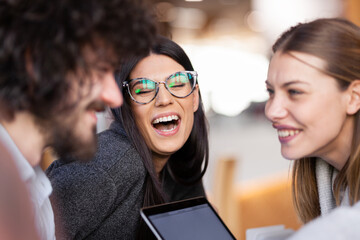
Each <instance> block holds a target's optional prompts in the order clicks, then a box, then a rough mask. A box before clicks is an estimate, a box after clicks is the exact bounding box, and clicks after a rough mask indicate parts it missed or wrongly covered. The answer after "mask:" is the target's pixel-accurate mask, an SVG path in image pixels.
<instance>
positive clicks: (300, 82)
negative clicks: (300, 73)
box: [282, 80, 309, 87]
mask: <svg viewBox="0 0 360 240" xmlns="http://www.w3.org/2000/svg"><path fill="white" fill-rule="evenodd" d="M293 84H305V85H309V83H308V82H304V81H301V80H292V81H289V82H286V83H284V84H283V85H282V86H283V87H288V86H290V85H293Z"/></svg>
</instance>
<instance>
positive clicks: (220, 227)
mask: <svg viewBox="0 0 360 240" xmlns="http://www.w3.org/2000/svg"><path fill="white" fill-rule="evenodd" d="M151 208H152V210H150V209H151ZM151 208H147V209H142V212H141V213H142V216H143V218H144V219H145V221H146V222H147V224H148V225H149V227H150V228H151V229H152V231H153V232H154V234H155V235H156V236H157V237H158V238H159V239H166V240H172V239H200V240H202V239H207V240H208V239H223V240H227V239H229V240H232V239H235V237H234V236H233V235H232V234H231V232H230V231H229V229H228V228H227V227H226V225H225V224H224V223H223V221H222V220H221V219H220V217H219V216H218V215H217V213H216V212H215V211H214V209H213V208H212V207H211V205H210V204H209V203H208V202H207V200H206V199H205V198H196V199H190V200H185V201H181V202H175V203H170V204H165V205H160V206H154V207H151Z"/></svg>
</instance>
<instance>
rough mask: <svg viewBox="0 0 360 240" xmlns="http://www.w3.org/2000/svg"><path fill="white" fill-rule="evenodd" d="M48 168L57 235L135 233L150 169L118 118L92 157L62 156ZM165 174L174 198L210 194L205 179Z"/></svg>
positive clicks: (114, 236) (132, 235)
mask: <svg viewBox="0 0 360 240" xmlns="http://www.w3.org/2000/svg"><path fill="white" fill-rule="evenodd" d="M164 169H166V167H165V168H164ZM46 173H47V175H48V177H49V179H50V181H51V183H52V186H53V193H52V195H51V202H52V205H53V209H54V214H55V225H56V236H57V239H135V238H136V236H137V228H138V226H139V221H140V214H139V210H140V208H141V207H142V203H143V199H144V188H145V176H146V170H145V167H144V165H143V163H142V160H141V158H140V156H139V154H138V152H137V151H136V150H135V148H134V147H133V146H132V145H131V144H130V142H129V140H128V139H127V137H126V134H125V131H124V130H123V129H122V128H121V126H120V124H119V123H117V122H113V123H112V124H111V126H110V129H108V130H106V131H104V132H102V133H100V134H99V135H98V151H97V153H96V156H95V158H94V159H93V160H92V161H90V162H87V163H79V162H71V163H67V161H64V160H57V161H55V162H54V163H53V164H51V165H50V167H49V168H48V169H47V171H46ZM164 174H165V175H164V182H163V190H164V192H165V193H166V194H167V195H168V197H169V199H170V201H177V200H182V199H186V198H191V197H197V196H204V195H205V193H204V188H203V185H202V183H201V182H200V183H198V184H196V185H194V186H184V185H181V184H179V183H176V182H175V181H174V180H173V179H172V178H171V177H170V175H169V174H168V172H167V171H166V170H165V173H164Z"/></svg>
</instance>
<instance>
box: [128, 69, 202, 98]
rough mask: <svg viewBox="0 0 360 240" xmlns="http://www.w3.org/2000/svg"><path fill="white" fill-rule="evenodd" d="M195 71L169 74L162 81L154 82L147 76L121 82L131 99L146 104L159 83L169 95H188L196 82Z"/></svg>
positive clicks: (152, 96)
mask: <svg viewBox="0 0 360 240" xmlns="http://www.w3.org/2000/svg"><path fill="white" fill-rule="evenodd" d="M197 76H198V74H197V72H195V71H181V72H176V73H173V74H171V75H170V76H169V77H167V78H166V80H165V81H164V82H156V81H153V80H150V79H147V78H135V79H131V80H129V81H125V82H124V83H123V87H124V88H125V87H126V88H127V90H128V93H129V95H130V97H131V99H132V100H133V101H135V102H137V103H139V104H147V103H149V102H151V101H152V100H154V99H155V97H156V95H157V94H158V92H159V85H160V84H161V83H163V84H164V85H165V87H166V89H167V90H168V91H169V93H170V94H171V95H173V96H174V97H178V98H185V97H187V96H189V95H190V94H191V93H192V92H193V91H194V89H195V86H196V84H197Z"/></svg>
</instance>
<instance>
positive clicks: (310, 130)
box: [265, 19, 360, 239]
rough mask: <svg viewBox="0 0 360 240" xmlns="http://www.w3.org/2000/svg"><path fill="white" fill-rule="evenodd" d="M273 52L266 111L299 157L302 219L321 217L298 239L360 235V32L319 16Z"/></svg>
mask: <svg viewBox="0 0 360 240" xmlns="http://www.w3.org/2000/svg"><path fill="white" fill-rule="evenodd" d="M273 50H274V56H273V57H272V59H271V62H270V66H269V72H268V78H267V81H266V85H267V89H268V92H269V100H268V102H267V103H266V108H265V114H266V116H267V117H268V118H269V119H270V120H271V122H272V123H273V127H274V128H276V129H277V131H278V135H279V141H280V143H281V153H282V155H283V156H284V157H285V158H287V159H296V160H295V162H294V166H293V196H294V203H295V207H296V209H297V212H298V214H299V216H300V218H301V220H302V221H303V222H304V223H307V222H310V221H311V220H313V219H315V218H317V217H318V216H322V217H321V218H319V219H317V220H316V221H313V222H311V223H310V224H308V225H306V227H304V228H303V229H302V230H300V231H299V232H298V233H297V234H296V235H294V239H360V229H359V226H360V225H359V224H360V202H359V200H360V111H359V109H360V29H359V27H357V26H356V25H354V24H352V23H350V22H348V21H346V20H341V19H319V20H315V21H313V22H310V23H305V24H299V25H297V26H295V27H293V28H291V29H290V30H289V31H287V32H285V33H284V34H283V35H282V36H281V37H280V38H279V39H278V40H277V42H276V43H275V44H274V46H273ZM335 208H337V209H335Z"/></svg>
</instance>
